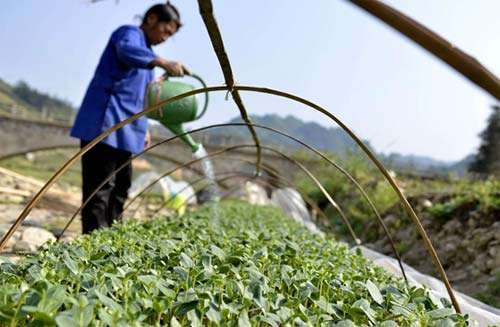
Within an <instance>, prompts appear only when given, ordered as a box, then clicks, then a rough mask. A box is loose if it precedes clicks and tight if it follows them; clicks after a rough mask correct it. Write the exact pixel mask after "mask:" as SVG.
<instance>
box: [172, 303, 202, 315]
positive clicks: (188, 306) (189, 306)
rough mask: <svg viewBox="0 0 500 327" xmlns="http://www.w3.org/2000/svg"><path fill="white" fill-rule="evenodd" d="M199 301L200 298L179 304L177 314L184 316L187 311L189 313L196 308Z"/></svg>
mask: <svg viewBox="0 0 500 327" xmlns="http://www.w3.org/2000/svg"><path fill="white" fill-rule="evenodd" d="M198 302H199V301H198V300H194V301H190V302H185V303H182V304H181V305H179V306H178V307H177V310H176V313H177V315H179V316H183V315H185V314H186V313H188V312H189V311H191V310H194V309H196V306H197V305H198Z"/></svg>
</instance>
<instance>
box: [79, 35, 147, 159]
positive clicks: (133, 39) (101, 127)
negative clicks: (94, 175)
mask: <svg viewBox="0 0 500 327" xmlns="http://www.w3.org/2000/svg"><path fill="white" fill-rule="evenodd" d="M155 58H156V55H155V54H154V52H153V50H151V46H150V45H149V44H148V43H147V40H146V36H145V35H144V33H143V31H142V30H141V29H140V28H139V27H137V26H130V25H126V26H122V27H120V28H118V29H117V30H116V31H115V32H113V34H112V35H111V38H110V40H109V42H108V44H107V46H106V49H105V50H104V53H103V54H102V56H101V59H100V61H99V65H98V66H97V69H96V71H95V74H94V77H93V78H92V81H91V82H90V85H89V87H88V89H87V93H86V94H85V97H84V99H83V102H82V105H81V107H80V110H79V111H78V114H77V116H76V119H75V123H74V125H73V128H72V129H71V136H73V137H76V138H79V139H81V140H84V141H91V140H92V139H94V138H95V137H96V136H98V135H99V134H101V133H102V132H103V131H105V130H106V129H108V128H110V127H111V126H113V125H115V124H117V123H119V122H121V121H123V120H125V119H127V118H129V117H130V116H132V115H134V114H136V113H138V112H140V111H142V110H143V109H144V97H145V93H146V87H147V85H148V83H149V82H151V81H152V80H153V70H152V67H150V66H149V65H148V64H149V63H151V61H153V60H154V59H155ZM147 128H148V121H147V118H146V117H141V118H139V119H138V120H136V121H134V122H133V123H130V124H128V125H126V126H124V127H122V128H121V129H119V130H117V131H116V132H113V133H112V134H111V135H109V136H108V137H107V138H105V139H104V140H103V141H102V142H104V143H106V144H108V145H110V146H112V147H114V148H117V149H120V150H125V151H128V152H131V153H138V152H141V151H142V150H143V149H144V138H145V135H146V131H147Z"/></svg>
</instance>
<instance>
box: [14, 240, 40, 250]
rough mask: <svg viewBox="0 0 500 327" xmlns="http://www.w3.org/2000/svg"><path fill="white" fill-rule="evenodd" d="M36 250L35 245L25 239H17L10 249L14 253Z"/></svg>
mask: <svg viewBox="0 0 500 327" xmlns="http://www.w3.org/2000/svg"><path fill="white" fill-rule="evenodd" d="M35 250H36V247H35V246H33V245H32V244H30V243H28V242H26V241H17V242H16V243H15V244H14V246H13V247H12V251H14V252H16V253H20V252H33V251H35Z"/></svg>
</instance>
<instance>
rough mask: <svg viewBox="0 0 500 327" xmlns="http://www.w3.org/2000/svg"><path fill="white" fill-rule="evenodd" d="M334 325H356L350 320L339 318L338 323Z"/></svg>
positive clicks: (352, 326)
mask: <svg viewBox="0 0 500 327" xmlns="http://www.w3.org/2000/svg"><path fill="white" fill-rule="evenodd" d="M335 327H357V326H356V324H355V323H353V322H352V321H351V320H349V319H347V320H341V321H339V322H338V323H336V324H335Z"/></svg>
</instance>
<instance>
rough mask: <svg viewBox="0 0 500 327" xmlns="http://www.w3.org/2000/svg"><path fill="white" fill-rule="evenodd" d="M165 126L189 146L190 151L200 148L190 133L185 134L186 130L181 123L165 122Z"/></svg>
mask: <svg viewBox="0 0 500 327" xmlns="http://www.w3.org/2000/svg"><path fill="white" fill-rule="evenodd" d="M166 127H167V128H168V129H169V130H170V131H171V132H172V133H174V134H175V135H179V136H180V138H181V140H183V141H184V143H186V144H187V145H189V146H190V147H191V151H193V153H194V152H196V151H198V149H199V148H200V144H199V143H196V142H195V141H194V140H193V138H192V137H191V135H189V134H185V133H186V130H185V129H184V126H182V124H166Z"/></svg>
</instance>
